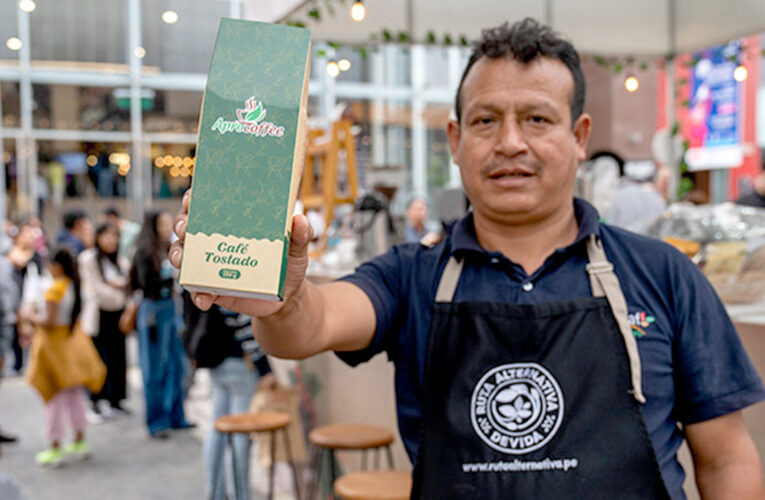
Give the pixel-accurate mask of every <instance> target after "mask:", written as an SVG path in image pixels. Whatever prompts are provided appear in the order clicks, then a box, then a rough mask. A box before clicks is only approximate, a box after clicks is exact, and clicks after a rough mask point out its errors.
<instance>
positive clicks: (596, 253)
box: [587, 234, 645, 403]
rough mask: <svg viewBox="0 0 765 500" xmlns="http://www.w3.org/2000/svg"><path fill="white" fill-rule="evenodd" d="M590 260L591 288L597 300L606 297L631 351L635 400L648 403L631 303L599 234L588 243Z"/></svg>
mask: <svg viewBox="0 0 765 500" xmlns="http://www.w3.org/2000/svg"><path fill="white" fill-rule="evenodd" d="M587 258H588V260H589V261H590V262H589V264H587V274H588V275H589V276H590V287H591V288H592V295H593V297H603V296H605V297H606V299H607V300H608V305H609V306H610V307H611V313H612V314H613V315H614V319H616V324H617V325H618V326H619V332H620V333H621V335H622V339H623V340H624V346H625V347H626V349H627V356H628V358H629V361H630V372H631V374H632V393H633V395H634V396H635V399H636V400H638V401H639V402H641V403H645V396H644V395H643V385H642V380H641V369H640V355H639V353H638V347H637V341H636V340H635V336H634V335H632V329H631V328H630V325H629V321H628V314H629V313H628V312H627V301H626V300H625V299H624V293H623V292H622V287H621V286H620V285H619V278H617V276H616V273H614V266H613V264H611V263H610V262H609V261H608V258H607V257H606V252H605V250H603V243H602V242H601V241H600V238H599V237H598V236H597V235H596V234H591V235H590V237H589V238H588V239H587Z"/></svg>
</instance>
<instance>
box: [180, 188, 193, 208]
mask: <svg viewBox="0 0 765 500" xmlns="http://www.w3.org/2000/svg"><path fill="white" fill-rule="evenodd" d="M189 203H191V188H188V189H187V190H186V192H185V193H183V199H182V200H181V205H182V206H183V210H185V211H186V213H188V212H189Z"/></svg>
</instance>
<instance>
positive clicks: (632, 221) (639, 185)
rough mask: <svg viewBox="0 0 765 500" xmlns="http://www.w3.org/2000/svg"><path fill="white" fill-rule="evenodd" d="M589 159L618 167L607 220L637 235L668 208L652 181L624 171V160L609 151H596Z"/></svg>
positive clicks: (642, 232)
mask: <svg viewBox="0 0 765 500" xmlns="http://www.w3.org/2000/svg"><path fill="white" fill-rule="evenodd" d="M590 161H611V162H613V163H615V164H616V166H617V167H618V169H619V187H618V188H617V189H616V191H614V193H613V198H612V199H611V208H610V210H609V211H608V213H607V214H606V221H608V223H609V224H613V225H614V226H619V227H623V228H625V229H629V230H630V231H634V232H636V233H640V234H646V233H647V232H648V229H649V228H650V227H651V224H653V223H654V221H655V220H656V219H658V218H659V217H660V216H661V214H662V213H664V210H665V209H666V208H667V203H666V202H665V201H664V198H663V197H662V196H661V195H660V194H659V191H658V190H657V189H656V186H654V184H653V183H652V182H638V181H636V180H634V179H632V178H630V177H629V176H628V175H626V173H625V172H624V159H622V157H621V156H619V155H617V154H616V153H612V152H610V151H599V152H597V153H595V154H593V155H592V157H591V158H590Z"/></svg>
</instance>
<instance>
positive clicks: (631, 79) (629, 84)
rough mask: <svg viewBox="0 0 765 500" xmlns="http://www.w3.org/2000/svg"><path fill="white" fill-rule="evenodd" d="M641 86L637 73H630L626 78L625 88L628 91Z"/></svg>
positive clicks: (633, 90)
mask: <svg viewBox="0 0 765 500" xmlns="http://www.w3.org/2000/svg"><path fill="white" fill-rule="evenodd" d="M638 87H640V82H639V81H638V79H637V78H636V77H635V75H630V76H628V77H627V78H626V79H625V80H624V88H625V89H627V92H635V91H636V90H637V89H638Z"/></svg>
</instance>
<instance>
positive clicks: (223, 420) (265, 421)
mask: <svg viewBox="0 0 765 500" xmlns="http://www.w3.org/2000/svg"><path fill="white" fill-rule="evenodd" d="M289 424H290V416H289V415H287V414H286V413H277V412H274V411H262V412H258V413H240V414H238V415H224V416H222V417H220V418H219V419H217V420H216V421H215V430H216V431H218V432H222V433H223V434H227V435H228V445H229V447H230V448H231V458H232V464H233V467H234V488H235V492H236V498H237V499H239V498H241V496H242V494H241V492H240V491H239V483H240V478H238V477H237V467H236V453H234V440H233V435H234V434H246V435H247V436H248V437H249V435H250V434H251V433H253V432H268V433H269V434H270V435H271V470H270V474H269V479H268V498H269V499H272V498H273V497H274V465H275V464H276V432H277V431H281V433H282V436H283V437H284V446H285V448H286V451H287V463H289V464H290V467H291V468H292V476H293V478H294V481H295V496H296V497H297V498H298V500H299V499H300V490H299V488H298V474H297V469H296V468H295V462H294V461H293V460H292V448H290V441H289V436H288V434H287V426H288V425H289ZM215 474H216V477H215V481H214V482H213V484H217V479H218V478H217V474H218V471H215ZM247 487H248V488H249V485H247Z"/></svg>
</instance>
